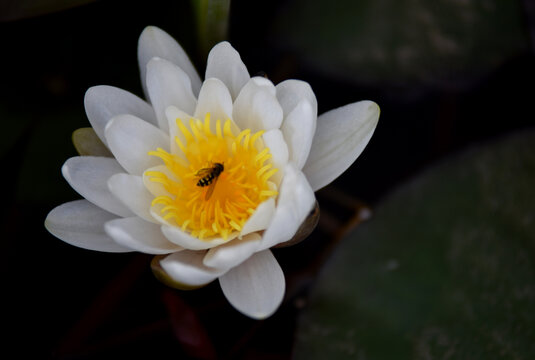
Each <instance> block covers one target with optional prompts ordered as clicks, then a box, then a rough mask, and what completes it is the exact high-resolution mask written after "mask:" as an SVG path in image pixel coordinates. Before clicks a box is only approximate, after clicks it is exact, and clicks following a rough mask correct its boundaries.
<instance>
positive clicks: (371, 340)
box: [295, 130, 535, 360]
mask: <svg viewBox="0 0 535 360" xmlns="http://www.w3.org/2000/svg"><path fill="white" fill-rule="evenodd" d="M534 143H535V131H533V130H531V131H529V132H525V133H519V134H516V135H513V136H509V137H508V138H506V139H505V140H501V141H498V142H495V143H493V144H491V145H487V146H480V147H478V148H475V149H472V150H470V151H467V152H465V153H464V154H462V155H459V156H458V157H456V158H454V159H449V160H448V161H445V162H444V163H442V164H441V165H439V166H436V167H434V168H431V169H429V170H428V171H426V172H424V173H423V174H421V175H420V176H419V177H417V178H416V179H414V180H413V181H410V182H408V183H406V184H404V185H402V186H401V187H399V188H398V189H397V190H396V191H395V192H394V193H392V194H391V195H390V196H388V197H387V198H385V199H384V201H383V202H382V203H381V204H380V205H379V206H378V207H377V209H376V212H375V215H374V217H373V218H372V220H370V221H369V222H367V223H365V224H364V225H362V226H360V227H359V228H358V229H356V230H355V231H354V232H353V233H351V234H350V235H349V236H348V237H347V238H346V239H344V241H343V242H342V243H341V245H340V247H339V248H338V249H337V250H336V251H335V253H334V254H333V257H331V259H330V261H329V262H328V263H327V264H326V267H325V269H324V272H323V273H322V274H321V275H320V277H319V278H318V281H317V283H316V285H315V287H314V288H313V290H312V293H311V297H310V304H309V306H308V308H307V309H305V310H304V312H303V315H302V317H301V318H300V322H299V328H298V336H297V339H298V340H297V343H296V349H295V355H296V356H295V358H296V359H307V360H310V359H349V358H351V359H530V358H532V356H533V354H535V341H533V340H534V339H535V267H534V261H535V206H534V205H533V201H534V199H535V186H534V185H535V151H534V149H535V148H534V145H533V144H534Z"/></svg>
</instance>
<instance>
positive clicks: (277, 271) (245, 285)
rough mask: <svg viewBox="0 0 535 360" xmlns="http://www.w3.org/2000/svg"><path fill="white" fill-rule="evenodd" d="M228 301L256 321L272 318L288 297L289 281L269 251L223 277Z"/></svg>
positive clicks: (259, 254) (220, 279)
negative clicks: (286, 289)
mask: <svg viewBox="0 0 535 360" xmlns="http://www.w3.org/2000/svg"><path fill="white" fill-rule="evenodd" d="M219 284H220V285H221V289H222V290H223V293H224V294H225V296H226V298H227V300H228V301H229V302H230V303H231V304H232V306H234V307H235V308H236V309H237V310H238V311H240V312H241V313H243V314H245V315H247V316H249V317H252V318H254V319H264V318H267V317H268V316H270V315H272V314H273V313H274V312H275V311H276V310H277V308H278V307H279V306H280V304H281V302H282V299H283V297H284V291H285V286H286V285H285V280H284V274H283V273H282V269H281V268H280V266H279V263H278V262H277V260H276V259H275V257H274V256H273V254H272V253H271V251H269V250H265V251H262V252H259V253H256V254H254V255H253V256H251V257H250V258H249V259H248V260H247V261H245V262H244V263H242V264H241V265H239V266H237V267H235V268H233V269H231V270H230V271H229V272H227V273H226V274H225V275H223V276H221V277H220V278H219Z"/></svg>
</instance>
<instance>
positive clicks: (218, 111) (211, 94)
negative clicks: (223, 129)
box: [194, 78, 232, 129]
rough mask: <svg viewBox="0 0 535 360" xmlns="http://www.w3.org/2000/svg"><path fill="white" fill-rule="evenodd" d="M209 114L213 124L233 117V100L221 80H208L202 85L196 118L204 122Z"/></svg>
mask: <svg viewBox="0 0 535 360" xmlns="http://www.w3.org/2000/svg"><path fill="white" fill-rule="evenodd" d="M207 113H210V116H211V119H212V123H213V124H215V120H217V119H221V121H223V122H224V121H225V120H226V119H230V118H231V117H232V98H231V96H230V93H229V91H228V89H227V87H226V86H225V84H223V82H221V80H219V79H215V78H211V79H206V80H205V81H204V83H203V84H202V88H201V92H200V93H199V99H198V101H197V109H195V114H194V116H195V117H196V118H197V119H200V120H204V116H205V115H206V114H207ZM214 129H215V126H214Z"/></svg>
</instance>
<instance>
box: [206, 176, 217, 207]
mask: <svg viewBox="0 0 535 360" xmlns="http://www.w3.org/2000/svg"><path fill="white" fill-rule="evenodd" d="M216 183H217V176H216V177H215V179H214V181H213V182H212V183H211V184H210V185H209V186H208V189H206V194H205V195H204V200H205V201H207V200H209V199H210V198H211V197H212V194H213V193H214V189H215V184H216Z"/></svg>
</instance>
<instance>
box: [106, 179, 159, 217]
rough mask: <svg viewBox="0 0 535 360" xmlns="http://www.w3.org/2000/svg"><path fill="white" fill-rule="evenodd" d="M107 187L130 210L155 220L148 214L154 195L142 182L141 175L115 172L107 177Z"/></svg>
mask: <svg viewBox="0 0 535 360" xmlns="http://www.w3.org/2000/svg"><path fill="white" fill-rule="evenodd" d="M108 188H109V189H110V191H111V193H112V194H113V195H114V196H115V197H116V198H118V199H119V200H120V201H121V202H122V203H123V204H124V205H126V206H127V207H128V208H129V209H130V211H131V212H133V213H134V214H136V215H137V216H139V217H141V218H143V219H145V220H147V221H150V222H157V221H156V220H155V219H154V218H153V217H152V215H151V214H150V206H151V203H152V200H153V199H154V196H153V195H152V194H151V193H150V192H149V191H148V190H147V188H146V187H145V185H144V184H143V178H142V177H141V176H137V175H130V174H115V175H113V176H112V177H110V178H109V179H108Z"/></svg>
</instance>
